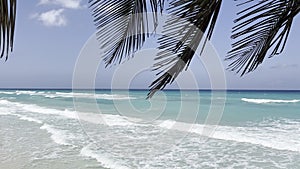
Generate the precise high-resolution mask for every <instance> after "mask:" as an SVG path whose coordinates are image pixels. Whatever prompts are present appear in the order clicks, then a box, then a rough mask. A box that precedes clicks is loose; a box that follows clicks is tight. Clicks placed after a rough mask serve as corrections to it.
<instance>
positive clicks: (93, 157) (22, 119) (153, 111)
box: [0, 90, 300, 169]
mask: <svg viewBox="0 0 300 169" xmlns="http://www.w3.org/2000/svg"><path fill="white" fill-rule="evenodd" d="M146 95H147V91H143V90H136V91H129V92H128V91H122V90H119V91H118V90H117V91H109V90H97V91H96V92H94V91H87V90H82V91H73V92H72V91H71V90H1V91H0V135H1V137H0V166H1V168H10V169H17V168H18V169H19V168H26V169H27V168H28V169H32V168H43V169H45V168H58V169H60V168H62V169H65V168H295V169H297V168H300V137H299V136H300V92H295V91H290V92H283V91H281V92H278V91H277V92H276V91H228V92H224V91H215V92H211V91H200V92H198V91H164V92H160V93H158V94H157V95H155V97H154V98H152V99H151V100H146V99H145V97H146Z"/></svg>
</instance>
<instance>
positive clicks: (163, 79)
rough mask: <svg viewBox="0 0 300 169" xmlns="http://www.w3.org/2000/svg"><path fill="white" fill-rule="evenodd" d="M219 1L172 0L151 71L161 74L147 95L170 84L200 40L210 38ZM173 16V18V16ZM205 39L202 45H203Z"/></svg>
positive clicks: (217, 12)
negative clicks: (157, 71)
mask: <svg viewBox="0 0 300 169" xmlns="http://www.w3.org/2000/svg"><path fill="white" fill-rule="evenodd" d="M221 3H222V0H193V1H191V0H173V1H171V2H170V7H169V9H168V11H169V12H170V14H171V17H169V18H168V19H167V21H166V25H165V26H164V30H163V36H162V37H161V38H159V43H160V46H159V49H160V50H162V51H161V52H159V53H158V55H157V57H156V59H155V60H156V63H155V64H154V67H153V70H160V72H159V73H158V74H157V75H160V77H158V78H157V79H156V80H155V81H154V82H152V84H151V85H150V87H151V89H150V92H149V93H148V98H150V97H152V96H153V95H154V93H155V92H156V91H157V90H161V89H163V88H164V87H165V86H166V85H167V84H170V83H172V82H173V81H174V80H175V78H176V77H177V76H178V74H179V73H180V72H181V71H182V70H183V69H184V68H187V67H188V65H189V63H190V61H191V60H192V58H193V56H194V54H195V51H196V50H197V48H198V46H199V44H200V42H201V40H202V39H205V41H206V40H208V39H210V37H211V35H212V32H213V29H214V26H215V23H216V20H217V17H218V14H219V10H220V7H221ZM172 16H176V17H172ZM204 33H206V34H204ZM204 45H205V42H204V44H203V46H202V48H203V47H204Z"/></svg>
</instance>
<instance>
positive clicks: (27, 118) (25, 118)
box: [18, 115, 43, 124]
mask: <svg viewBox="0 0 300 169" xmlns="http://www.w3.org/2000/svg"><path fill="white" fill-rule="evenodd" d="M18 116H19V117H20V119H21V120H26V121H29V122H35V123H38V124H42V123H43V122H42V121H41V120H38V119H34V118H32V117H27V116H21V115H18Z"/></svg>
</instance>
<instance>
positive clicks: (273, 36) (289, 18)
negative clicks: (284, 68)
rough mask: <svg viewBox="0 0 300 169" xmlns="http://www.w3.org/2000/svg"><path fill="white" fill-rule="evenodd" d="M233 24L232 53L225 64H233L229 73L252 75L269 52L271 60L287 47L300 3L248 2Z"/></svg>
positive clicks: (277, 0)
mask: <svg viewBox="0 0 300 169" xmlns="http://www.w3.org/2000/svg"><path fill="white" fill-rule="evenodd" d="M245 5H248V6H247V7H246V9H245V10H242V11H241V12H239V13H238V15H240V17H239V18H238V19H236V20H235V23H236V25H235V26H234V27H233V31H232V32H233V35H232V38H233V39H235V40H236V42H234V43H233V44H232V50H231V51H230V52H229V53H228V56H227V60H234V61H233V62H232V63H231V64H230V65H229V69H230V70H232V71H237V72H238V73H239V72H240V71H242V73H241V75H244V74H245V73H248V72H251V71H253V70H255V69H256V68H257V66H258V65H259V64H261V63H262V62H263V60H264V58H265V56H266V55H267V54H268V51H271V53H270V57H272V56H274V55H278V54H280V53H281V52H282V51H283V49H284V47H285V44H286V41H287V38H288V35H289V32H290V29H291V27H292V23H293V19H294V17H295V16H296V15H297V14H298V13H299V11H300V0H261V1H259V2H257V1H255V2H253V1H252V0H251V1H250V0H248V1H246V2H244V3H241V4H239V5H238V6H245Z"/></svg>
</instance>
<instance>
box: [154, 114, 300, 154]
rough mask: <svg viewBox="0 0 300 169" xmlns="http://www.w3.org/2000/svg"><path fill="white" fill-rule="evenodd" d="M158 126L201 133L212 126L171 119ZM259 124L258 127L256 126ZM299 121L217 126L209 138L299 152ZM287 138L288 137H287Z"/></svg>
mask: <svg viewBox="0 0 300 169" xmlns="http://www.w3.org/2000/svg"><path fill="white" fill-rule="evenodd" d="M158 126H159V127H162V128H165V129H168V130H170V129H171V130H178V131H185V132H190V133H194V134H199V135H203V132H204V129H205V128H210V127H212V126H209V125H204V124H188V123H183V122H176V121H173V120H166V121H162V122H161V123H160V124H159V125H158ZM257 126H259V127H257ZM299 128H300V121H293V120H289V119H283V120H281V121H278V120H267V121H263V122H261V123H259V124H253V125H252V126H246V127H236V126H217V128H216V130H215V131H214V133H213V134H212V135H211V136H209V137H210V138H214V139H220V140H227V141H235V142H240V143H250V144H254V145H260V146H263V147H268V148H272V149H276V150H288V151H294V152H300V140H299V137H298V136H299V135H300V131H299ZM287 138H288V139H287Z"/></svg>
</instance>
